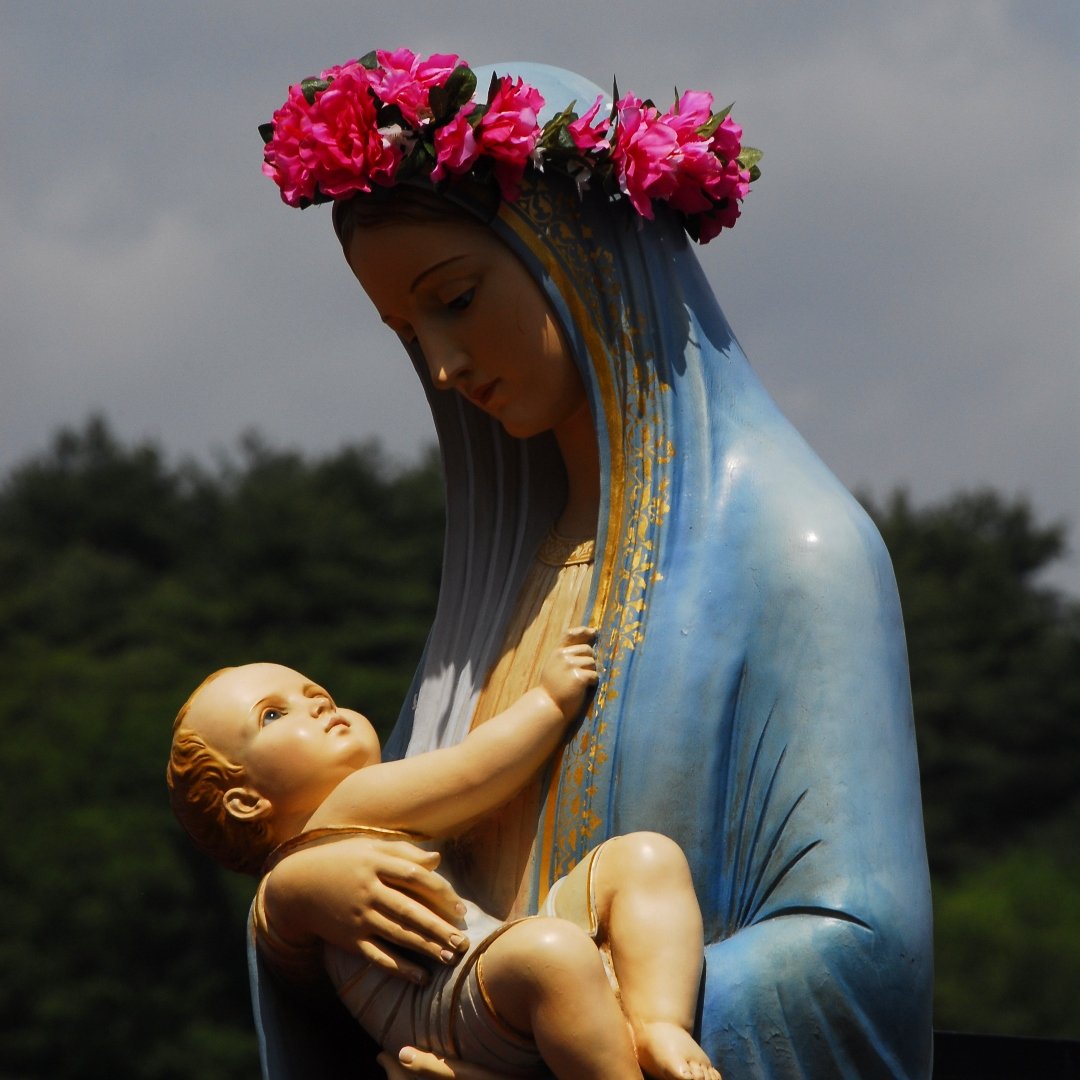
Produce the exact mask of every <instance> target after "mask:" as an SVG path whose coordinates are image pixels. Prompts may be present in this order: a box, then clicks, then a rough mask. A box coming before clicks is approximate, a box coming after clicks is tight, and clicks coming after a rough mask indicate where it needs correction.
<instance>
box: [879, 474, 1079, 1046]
mask: <svg viewBox="0 0 1080 1080" xmlns="http://www.w3.org/2000/svg"><path fill="white" fill-rule="evenodd" d="M864 501H866V502H867V503H868V505H869V508H870V510H871V512H872V514H873V515H874V516H875V518H876V519H877V522H878V525H879V527H880V528H881V531H882V534H883V536H884V537H885V540H886V543H887V544H888V546H889V549H890V551H891V553H892V557H893V562H894V564H895V567H896V574H897V582H898V586H899V590H900V597H901V601H902V603H903V607H904V619H905V624H906V627H907V636H908V647H909V652H910V661H911V682H912V693H913V698H914V704H915V725H916V733H917V737H918V742H919V756H920V762H921V767H922V777H923V802H924V807H925V817H926V832H927V846H928V849H929V855H930V864H931V870H932V876H933V883H934V898H935V942H936V959H937V996H936V1016H937V1023H938V1024H939V1025H940V1026H944V1027H950V1028H954V1029H961V1030H972V1031H987V1032H994V1033H999V1034H1019V1035H1042V1036H1073V1037H1075V1036H1078V1035H1080V1018H1078V1014H1077V1012H1076V1008H1075V1004H1074V999H1075V987H1076V986H1078V985H1080V924H1078V923H1077V920H1076V916H1075V912H1076V911H1077V910H1078V909H1080V794H1078V791H1077V786H1076V777H1077V776H1078V775H1080V729H1078V726H1077V719H1078V717H1080V606H1078V605H1077V604H1076V602H1075V601H1072V600H1068V599H1066V598H1064V597H1062V596H1061V595H1060V594H1058V593H1056V592H1054V591H1052V590H1050V589H1047V588H1045V587H1042V586H1041V585H1040V584H1039V575H1040V572H1041V571H1043V570H1045V569H1046V568H1047V566H1049V565H1050V564H1051V563H1052V562H1053V560H1055V559H1057V558H1059V557H1060V556H1061V555H1062V554H1063V553H1064V550H1065V547H1064V542H1065V530H1064V528H1063V527H1062V526H1061V525H1042V524H1039V523H1038V522H1036V521H1035V519H1034V516H1033V514H1032V512H1031V509H1030V507H1029V506H1028V505H1027V504H1026V503H1025V502H1024V501H1022V500H1018V501H1012V502H1009V501H1007V500H1005V499H1003V498H1002V497H1001V496H1000V495H998V494H996V493H994V492H990V491H981V492H975V493H969V494H963V495H958V496H955V497H953V498H951V499H949V500H947V501H945V502H943V503H941V504H939V505H936V506H929V507H925V508H918V509H917V508H915V507H913V506H912V505H911V502H910V500H909V499H908V497H907V495H906V494H904V493H903V492H898V493H896V494H895V495H893V496H892V498H891V499H890V500H889V501H888V502H887V503H886V504H885V505H884V506H883V507H879V506H875V505H874V504H873V503H872V502H871V501H870V500H864Z"/></svg>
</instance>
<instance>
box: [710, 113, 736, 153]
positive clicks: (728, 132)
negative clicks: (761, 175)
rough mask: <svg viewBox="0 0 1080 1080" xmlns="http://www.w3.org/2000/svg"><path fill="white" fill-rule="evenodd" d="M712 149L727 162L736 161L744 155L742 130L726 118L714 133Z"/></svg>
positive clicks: (729, 118)
mask: <svg viewBox="0 0 1080 1080" xmlns="http://www.w3.org/2000/svg"><path fill="white" fill-rule="evenodd" d="M712 148H713V153H714V154H719V155H720V157H722V158H723V159H724V160H725V161H734V160H735V159H736V158H737V157H738V156H739V154H741V153H742V128H741V127H740V126H739V125H738V124H736V123H735V121H734V120H732V119H731V117H730V116H725V117H724V119H723V120H722V121H721V122H720V126H719V127H718V128H717V129H716V131H715V132H714V133H713V137H712Z"/></svg>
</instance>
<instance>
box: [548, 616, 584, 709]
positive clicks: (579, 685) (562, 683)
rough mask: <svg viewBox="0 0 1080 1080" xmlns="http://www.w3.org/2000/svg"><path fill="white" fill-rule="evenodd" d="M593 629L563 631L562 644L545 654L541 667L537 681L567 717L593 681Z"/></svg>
mask: <svg viewBox="0 0 1080 1080" xmlns="http://www.w3.org/2000/svg"><path fill="white" fill-rule="evenodd" d="M595 640H596V630H595V628H593V627H591V626H575V627H573V628H572V629H570V630H567V631H566V633H565V634H563V639H562V644H561V645H560V646H559V647H558V648H557V649H556V650H555V651H554V652H553V653H552V654H551V655H550V656H549V657H548V658H547V661H546V663H545V664H544V666H543V668H542V669H541V671H540V685H541V687H543V689H544V690H546V691H547V692H548V694H550V695H551V700H552V701H554V702H555V704H556V705H557V706H558V708H559V709H560V710H561V712H562V714H563V717H564V718H565V719H566V720H573V719H574V717H575V716H577V714H578V713H579V712H580V711H581V706H582V704H583V703H584V701H585V694H586V692H587V691H588V689H589V687H590V686H595V685H596V679H597V674H596V655H595V653H594V652H593V647H592V643H593V641H595Z"/></svg>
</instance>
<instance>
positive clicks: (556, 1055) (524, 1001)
mask: <svg viewBox="0 0 1080 1080" xmlns="http://www.w3.org/2000/svg"><path fill="white" fill-rule="evenodd" d="M482 965H483V983H484V989H485V990H486V992H487V994H488V996H489V998H490V1000H491V1002H492V1004H493V1007H494V1008H495V1009H496V1010H497V1012H498V1015H499V1017H500V1019H502V1020H503V1021H504V1022H505V1023H507V1024H509V1025H510V1026H511V1027H513V1028H516V1029H517V1030H519V1031H522V1032H531V1033H532V1037H533V1039H534V1040H535V1042H536V1046H537V1049H538V1050H539V1051H540V1054H541V1056H542V1057H543V1059H544V1061H545V1062H546V1063H547V1065H548V1068H550V1069H551V1071H552V1072H553V1073H554V1074H555V1075H556V1076H557V1077H559V1078H560V1080H626V1078H633V1077H637V1078H639V1080H640V1077H641V1070H640V1069H639V1068H638V1064H637V1058H636V1056H635V1054H634V1045H633V1042H632V1041H631V1038H630V1031H629V1029H628V1028H627V1026H626V1019H625V1018H624V1017H623V1014H622V1010H621V1009H620V1008H619V1003H618V1000H617V999H616V997H615V992H614V991H613V990H612V988H611V984H610V983H609V982H608V980H607V975H606V974H605V972H604V965H603V962H602V961H601V959H600V954H599V952H597V949H596V946H595V945H594V944H593V942H592V940H591V939H590V938H589V936H588V935H587V934H585V933H583V932H582V931H581V930H580V929H579V928H578V927H576V926H574V925H573V924H571V923H569V922H566V921H564V920H562V919H543V918H538V919H527V920H525V921H524V922H520V923H515V924H514V925H513V926H511V927H509V929H507V930H506V931H505V932H504V933H503V934H501V935H500V936H499V937H497V938H496V939H495V940H494V941H493V942H492V943H491V944H490V945H489V946H488V948H487V950H486V951H485V952H484V956H483V960H482Z"/></svg>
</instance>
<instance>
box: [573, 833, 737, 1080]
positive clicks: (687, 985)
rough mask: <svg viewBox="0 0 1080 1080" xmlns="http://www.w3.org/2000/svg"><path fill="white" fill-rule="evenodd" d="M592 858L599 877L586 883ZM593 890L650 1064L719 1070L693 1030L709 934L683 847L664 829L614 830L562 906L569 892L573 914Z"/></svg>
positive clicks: (655, 1069)
mask: <svg viewBox="0 0 1080 1080" xmlns="http://www.w3.org/2000/svg"><path fill="white" fill-rule="evenodd" d="M590 861H591V862H592V867H591V876H592V881H591V883H589V884H586V882H585V881H584V876H587V875H588V874H589V873H590V867H589V863H590ZM575 878H576V879H577V880H575ZM589 893H591V895H592V897H593V899H594V900H595V904H596V916H597V919H598V921H599V941H600V944H601V945H602V946H604V947H606V948H607V949H608V950H609V952H610V954H611V960H612V965H613V967H614V969H615V976H616V978H617V979H618V983H619V991H620V993H621V995H622V1005H623V1008H624V1009H625V1010H626V1014H627V1016H628V1017H629V1020H630V1026H631V1029H632V1030H633V1033H634V1042H635V1045H636V1047H637V1057H638V1061H639V1062H640V1063H641V1067H642V1069H643V1070H644V1071H645V1072H646V1073H647V1074H648V1075H649V1076H655V1077H658V1078H661V1080H712V1078H718V1077H719V1073H718V1072H717V1071H716V1070H715V1069H713V1067H712V1065H711V1063H710V1062H709V1059H708V1056H707V1055H706V1054H705V1052H704V1050H702V1049H701V1047H700V1046H698V1044H697V1043H696V1042H695V1041H694V1039H693V1036H692V1035H691V1032H692V1031H693V1029H694V1013H695V1011H696V1008H697V997H698V989H699V985H700V982H701V965H702V958H703V956H704V942H703V932H702V925H701V911H700V909H699V907H698V902H697V896H696V895H695V893H694V883H693V881H692V880H691V877H690V868H689V866H688V865H687V863H686V857H685V856H684V855H683V853H682V849H681V848H680V847H679V846H678V845H677V844H676V843H674V841H672V840H669V839H668V838H667V837H666V836H661V835H659V834H658V833H630V834H628V835H626V836H616V837H613V838H612V839H611V840H608V841H607V842H606V843H605V844H604V846H603V848H602V849H601V850H600V851H599V852H597V855H596V858H595V860H589V859H585V860H584V861H583V862H582V863H581V864H580V865H579V866H578V867H576V868H575V870H574V871H573V873H572V874H571V875H570V876H569V877H568V878H567V880H566V882H565V884H564V886H563V889H562V891H560V893H559V894H558V895H557V896H556V900H555V908H556V911H557V913H558V914H560V915H563V914H564V910H563V907H562V905H561V904H560V901H563V898H564V896H565V904H566V909H567V910H566V911H565V915H566V917H571V916H572V915H573V914H574V913H572V912H571V911H570V910H569V908H570V907H571V905H572V906H574V907H578V908H579V911H580V903H579V904H575V903H574V898H575V896H577V897H584V896H587V895H588V894H589ZM577 917H578V918H580V914H578V916H577Z"/></svg>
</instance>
